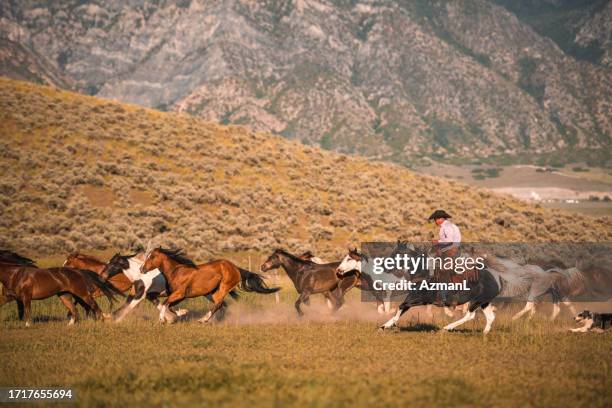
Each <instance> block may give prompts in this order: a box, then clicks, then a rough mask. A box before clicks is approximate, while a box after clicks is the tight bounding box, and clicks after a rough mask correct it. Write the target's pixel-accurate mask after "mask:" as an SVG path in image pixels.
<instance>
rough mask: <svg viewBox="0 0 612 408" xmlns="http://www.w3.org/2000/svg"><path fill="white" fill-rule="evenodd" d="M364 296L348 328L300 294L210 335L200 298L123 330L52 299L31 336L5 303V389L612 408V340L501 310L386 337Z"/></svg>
mask: <svg viewBox="0 0 612 408" xmlns="http://www.w3.org/2000/svg"><path fill="white" fill-rule="evenodd" d="M356 296H357V295H356V294H352V299H351V303H350V304H349V305H348V306H347V307H346V308H345V309H344V310H342V311H341V312H340V315H339V316H338V317H337V318H336V319H334V318H332V317H329V316H328V315H327V312H325V311H323V312H322V311H321V310H323V309H322V305H318V304H317V303H316V302H315V303H314V304H313V306H312V307H310V308H306V309H305V310H306V312H307V317H306V318H305V319H303V320H298V319H297V318H295V317H294V315H293V311H292V310H291V305H290V302H291V301H292V300H293V299H294V297H295V293H293V292H291V291H283V292H282V296H281V304H280V305H275V304H274V298H273V296H269V297H263V296H247V295H245V296H244V297H243V299H242V300H241V301H240V302H238V303H236V302H233V301H232V302H231V305H230V312H229V313H230V314H228V320H227V322H226V323H223V324H211V325H207V326H204V325H201V324H198V323H197V322H196V321H195V318H197V317H199V316H200V315H201V314H202V313H204V310H205V307H204V304H203V303H202V301H191V302H188V303H187V304H186V306H188V307H189V308H190V309H191V310H195V311H194V316H195V317H194V318H192V319H190V320H188V321H185V322H180V323H177V324H174V325H161V324H159V323H158V322H157V321H156V316H155V311H154V310H153V309H152V307H151V306H149V305H143V306H145V307H143V308H141V310H137V311H136V313H135V316H134V317H132V318H130V319H128V320H126V321H125V322H123V323H122V324H111V323H104V322H94V321H91V320H87V321H82V322H80V323H79V324H77V325H76V326H73V327H67V326H66V325H65V322H64V321H62V319H63V318H64V315H65V313H64V310H63V309H62V307H61V306H60V305H59V302H58V301H57V300H55V299H50V300H47V301H42V302H38V303H37V304H36V305H35V310H34V316H35V318H38V321H36V322H35V323H34V325H33V327H31V328H27V329H26V328H25V327H23V325H22V324H21V323H20V322H18V321H16V316H15V310H14V309H15V306H14V305H11V306H8V305H7V306H5V307H3V308H2V309H0V325H1V328H0V333H1V335H0V336H1V338H2V341H0V358H1V359H2V365H1V366H0V367H1V368H0V384H3V385H9V386H10V385H14V386H26V385H27V386H65V387H68V386H69V387H73V388H74V389H75V390H76V393H77V399H78V403H79V405H83V406H100V405H114V406H120V405H121V406H124V405H126V404H129V405H131V406H133V405H145V404H147V405H150V406H169V405H172V406H184V405H195V406H206V405H210V404H219V405H231V406H246V405H255V406H271V405H274V406H323V405H324V406H348V405H357V406H366V405H369V406H372V405H376V406H389V405H394V406H395V405H410V406H431V405H432V404H434V405H436V406H442V405H451V406H457V405H473V406H527V405H529V406H577V405H580V406H589V407H595V406H606V405H607V406H609V399H610V397H611V396H612V381H611V380H610V364H609V361H608V356H610V355H611V352H612V341H611V340H612V337H611V335H610V333H606V334H603V335H594V334H585V335H579V334H570V333H568V332H567V331H566V329H567V328H568V327H569V326H570V325H571V322H570V321H569V319H568V318H567V317H566V318H565V319H564V320H561V321H559V322H556V323H550V322H548V321H547V320H544V319H543V318H541V317H536V318H535V320H533V321H531V322H528V321H522V322H511V321H509V319H508V316H509V315H510V313H509V312H507V311H502V312H500V313H499V316H500V317H499V318H498V320H497V321H496V322H495V325H494V329H493V331H492V333H491V334H490V335H489V336H487V337H484V336H483V335H482V333H481V330H482V327H483V324H484V322H483V318H482V316H481V315H480V314H479V316H478V319H477V320H476V321H475V322H473V323H468V324H466V325H465V326H464V330H463V331H460V332H455V333H444V332H432V331H430V328H435V327H440V326H441V325H442V324H444V323H446V322H448V321H449V319H448V318H446V317H443V316H441V315H440V314H439V313H437V314H436V317H435V320H434V322H433V324H434V325H435V326H433V325H431V326H430V325H429V321H427V324H421V325H420V326H418V325H416V323H417V318H418V317H417V315H412V316H408V317H407V318H405V319H402V320H401V326H402V329H401V330H400V331H396V332H388V333H383V334H381V333H378V332H377V331H376V325H377V323H378V322H381V321H383V319H384V318H380V317H378V316H377V315H376V314H375V313H374V310H373V309H374V306H373V305H371V304H366V305H362V304H358V299H357V298H356ZM353 311H355V312H353ZM420 313H421V315H419V316H420V317H422V313H423V311H422V310H421V312H420ZM45 316H46V317H45ZM275 316H277V317H278V319H277V323H271V320H270V319H271V318H274V317H275ZM317 316H322V317H317ZM43 317H45V319H44V320H46V321H41V320H40V319H41V318H43ZM247 317H248V318H247ZM249 319H251V320H249ZM252 319H255V320H252ZM258 319H259V322H257V320H258Z"/></svg>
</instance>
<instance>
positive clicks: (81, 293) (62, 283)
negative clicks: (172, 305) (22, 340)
mask: <svg viewBox="0 0 612 408" xmlns="http://www.w3.org/2000/svg"><path fill="white" fill-rule="evenodd" d="M2 259H6V258H5V257H3V258H2ZM14 259H16V258H14ZM25 259H27V258H25ZM12 262H14V261H12ZM0 282H1V283H2V285H3V286H4V293H5V296H4V298H3V300H2V303H0V305H2V304H4V303H6V302H7V301H10V300H15V301H16V302H17V309H18V312H19V319H20V320H23V319H24V318H25V321H26V326H30V324H31V303H32V300H41V299H46V298H48V297H51V296H54V295H57V296H58V297H59V298H60V300H61V301H62V303H63V304H64V306H66V308H67V309H68V311H69V313H70V321H69V323H68V324H69V325H70V324H74V323H75V321H76V319H77V311H76V307H75V305H74V304H73V303H72V302H71V298H70V295H72V296H73V297H74V298H75V299H77V300H78V301H79V303H80V304H81V305H82V306H83V307H85V309H86V310H92V311H93V312H94V317H96V318H99V317H100V316H101V315H102V311H101V310H100V307H99V306H98V304H97V303H96V301H95V300H94V299H93V296H92V294H93V293H94V292H95V291H96V290H99V291H101V292H102V293H103V294H104V295H105V296H106V297H107V298H108V299H109V301H111V302H112V301H113V300H114V297H115V295H117V294H119V295H121V292H119V291H118V290H117V289H116V288H115V287H114V286H112V285H110V284H109V283H107V282H105V281H104V280H102V279H101V278H100V277H99V276H98V275H96V274H95V273H94V272H91V271H88V270H82V269H74V268H66V267H61V268H49V269H43V268H37V267H35V266H31V264H30V263H29V262H27V261H26V262H24V263H22V264H15V263H7V262H4V261H2V260H0Z"/></svg>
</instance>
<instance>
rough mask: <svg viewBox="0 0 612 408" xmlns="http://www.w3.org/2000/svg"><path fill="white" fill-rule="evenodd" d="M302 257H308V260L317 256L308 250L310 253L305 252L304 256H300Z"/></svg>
mask: <svg viewBox="0 0 612 408" xmlns="http://www.w3.org/2000/svg"><path fill="white" fill-rule="evenodd" d="M300 256H303V257H305V258H306V257H308V258H313V257H314V256H315V255H314V254H313V253H312V251H311V250H308V251H305V252H304V253H303V254H302V255H300Z"/></svg>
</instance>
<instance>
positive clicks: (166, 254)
mask: <svg viewBox="0 0 612 408" xmlns="http://www.w3.org/2000/svg"><path fill="white" fill-rule="evenodd" d="M155 268H158V269H159V270H160V271H161V272H162V273H163V274H164V276H165V277H166V280H167V282H168V288H169V295H168V297H167V298H166V300H165V301H164V303H163V305H162V309H161V311H160V315H159V319H160V321H162V322H164V321H165V315H166V309H168V307H171V306H174V305H177V304H178V303H179V302H181V301H182V300H184V299H186V298H194V297H199V296H207V295H212V300H213V307H212V308H211V310H210V311H209V312H208V313H207V314H206V316H204V317H203V318H202V319H200V320H199V321H200V322H201V323H206V322H208V321H209V320H210V318H211V317H212V316H213V315H214V314H215V313H216V312H217V311H218V310H219V309H220V308H221V307H222V306H223V300H224V299H225V296H227V295H228V294H230V295H232V294H234V295H235V292H234V289H236V287H237V286H238V285H239V284H240V287H241V289H242V290H244V291H247V292H257V293H266V294H267V293H274V292H276V291H278V290H279V288H268V287H267V286H266V283H265V282H264V280H263V278H262V277H261V276H260V275H258V274H256V273H253V272H249V271H247V270H245V269H242V268H239V267H238V266H236V265H234V264H233V263H232V262H230V261H228V260H225V259H221V260H216V261H211V262H208V263H205V264H201V265H195V264H194V263H193V261H191V260H190V259H188V258H186V257H185V256H184V254H183V253H182V252H181V250H175V251H172V250H169V249H164V248H161V247H159V248H155V249H153V250H152V251H150V252H149V253H148V254H147V255H146V258H145V263H144V264H143V265H142V268H141V272H142V273H145V272H148V271H150V270H152V269H155Z"/></svg>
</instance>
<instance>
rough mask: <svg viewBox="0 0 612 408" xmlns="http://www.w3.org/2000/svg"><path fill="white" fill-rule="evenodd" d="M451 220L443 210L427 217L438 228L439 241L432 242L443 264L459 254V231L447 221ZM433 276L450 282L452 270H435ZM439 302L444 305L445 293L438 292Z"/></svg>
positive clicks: (443, 268)
mask: <svg viewBox="0 0 612 408" xmlns="http://www.w3.org/2000/svg"><path fill="white" fill-rule="evenodd" d="M449 218H452V217H451V216H450V215H449V214H448V213H447V212H446V211H444V210H436V211H434V212H433V214H431V215H430V216H429V220H430V221H431V220H434V222H435V223H436V225H439V226H440V233H439V239H437V240H434V241H433V243H434V247H435V248H436V256H439V257H441V258H443V263H446V261H445V260H446V259H448V258H455V257H456V256H457V254H458V252H459V245H460V244H461V231H459V227H457V226H456V225H455V224H453V223H452V222H450V221H449ZM433 272H434V276H436V278H437V279H439V280H441V281H447V280H452V276H453V275H454V270H453V269H452V268H450V269H446V268H445V267H442V268H441V269H436V270H434V271H433ZM439 297H440V298H439V300H440V303H441V304H443V305H444V304H446V291H440V292H439Z"/></svg>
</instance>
